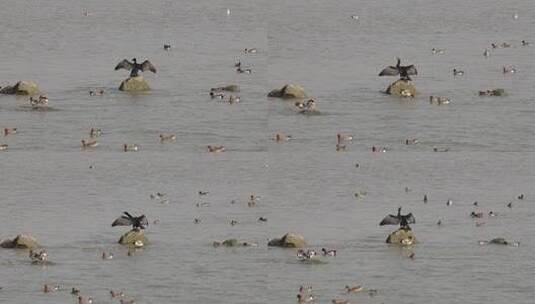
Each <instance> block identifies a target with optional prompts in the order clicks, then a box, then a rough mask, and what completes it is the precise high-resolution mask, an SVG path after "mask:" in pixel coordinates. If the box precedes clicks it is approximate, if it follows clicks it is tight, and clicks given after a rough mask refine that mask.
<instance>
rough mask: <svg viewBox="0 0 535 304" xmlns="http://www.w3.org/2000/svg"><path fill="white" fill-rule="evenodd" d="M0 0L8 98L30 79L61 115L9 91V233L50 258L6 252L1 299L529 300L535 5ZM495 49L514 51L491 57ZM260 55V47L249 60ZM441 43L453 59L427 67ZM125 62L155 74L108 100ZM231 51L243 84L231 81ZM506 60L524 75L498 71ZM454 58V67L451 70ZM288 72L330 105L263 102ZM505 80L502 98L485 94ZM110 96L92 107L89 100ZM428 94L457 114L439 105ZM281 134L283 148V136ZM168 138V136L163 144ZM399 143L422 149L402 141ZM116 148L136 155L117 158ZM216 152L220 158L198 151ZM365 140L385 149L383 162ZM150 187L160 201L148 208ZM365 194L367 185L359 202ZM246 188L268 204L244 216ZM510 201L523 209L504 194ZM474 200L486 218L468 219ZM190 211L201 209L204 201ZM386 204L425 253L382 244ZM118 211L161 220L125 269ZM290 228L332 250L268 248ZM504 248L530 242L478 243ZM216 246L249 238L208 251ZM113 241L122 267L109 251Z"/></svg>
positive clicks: (4, 166) (0, 233)
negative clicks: (393, 69) (216, 93)
mask: <svg viewBox="0 0 535 304" xmlns="http://www.w3.org/2000/svg"><path fill="white" fill-rule="evenodd" d="M7 7H9V9H5V10H2V11H1V12H0V26H1V28H2V31H0V39H1V40H2V41H3V43H2V44H1V45H0V62H2V72H1V73H0V86H4V85H7V84H9V83H14V82H16V81H17V80H20V79H31V80H34V81H35V82H37V83H38V84H39V86H40V88H41V89H42V90H43V91H44V93H46V94H47V96H48V97H49V98H50V105H51V107H52V109H51V110H50V111H45V112H43V111H32V110H31V108H30V107H28V101H27V99H26V98H17V97H13V96H0V127H1V128H4V127H16V128H18V130H19V133H18V134H16V135H13V136H8V137H3V138H0V143H7V144H9V151H7V152H3V153H0V174H1V175H0V178H1V182H0V191H1V192H0V193H2V195H1V197H0V206H1V209H2V215H3V219H2V221H1V222H0V238H8V237H13V236H14V235H16V234H18V233H21V232H28V233H32V234H33V235H35V236H36V237H37V238H38V240H39V241H40V243H41V244H42V245H43V246H44V247H45V248H46V249H47V250H48V252H49V255H50V260H51V261H52V262H54V265H49V266H46V267H40V266H36V265H31V264H30V262H29V259H28V257H27V252H26V251H11V250H0V286H1V287H3V289H1V290H0V302H3V303H73V302H75V299H74V298H73V297H72V296H71V295H70V294H69V293H68V291H60V292H58V293H54V294H44V293H43V292H42V291H41V290H40V288H41V286H42V284H44V283H58V284H61V285H62V286H64V287H65V288H66V289H70V288H71V287H72V286H76V287H79V288H80V289H81V290H82V293H83V294H84V295H88V296H92V297H93V298H94V299H95V303H112V302H115V303H117V302H118V301H117V300H112V299H110V298H109V294H108V292H109V290H110V289H114V290H122V291H124V292H125V293H126V294H127V295H128V296H129V297H131V298H135V299H136V301H137V302H139V303H191V302H195V303H295V301H296V300H295V295H296V294H297V288H298V287H299V286H300V285H312V286H313V289H314V294H315V295H316V296H317V302H318V303H329V302H330V301H331V299H333V298H347V299H349V300H351V302H352V303H353V302H355V303H394V302H395V303H429V302H432V303H482V302H486V303H503V302H509V303H532V302H533V298H534V297H535V292H534V291H533V288H532V285H533V283H532V281H533V278H534V277H535V266H534V264H533V262H532V261H533V257H534V256H533V250H534V249H535V248H534V245H533V243H534V242H533V233H532V232H533V231H534V229H535V224H534V223H533V221H532V217H533V215H535V209H534V208H533V206H532V205H533V204H534V198H535V190H533V184H534V182H535V175H534V172H535V161H534V160H535V157H534V153H533V152H534V151H535V131H534V130H535V128H534V127H535V123H534V120H533V114H534V113H535V111H534V107H533V91H534V85H535V77H534V76H533V73H531V71H532V70H533V69H534V68H535V62H534V61H533V60H532V57H533V54H534V50H535V46H532V47H529V46H528V47H521V45H520V41H521V40H523V39H524V40H527V41H535V36H534V35H533V31H532V29H533V26H534V25H535V17H534V16H535V6H534V5H533V4H532V3H531V2H530V1H507V2H505V1H482V0H478V1H470V3H465V1H449V2H444V1H412V0H411V1H404V2H399V3H391V1H360V2H356V1H334V2H332V1H303V0H297V1H272V2H266V1H205V0H200V1H101V0H98V1H91V2H90V3H85V2H82V1H59V0H53V1H46V3H45V2H42V1H19V2H14V1H10V3H9V4H8V5H7ZM227 8H229V9H231V14H230V15H228V16H227V13H226V10H227ZM85 10H87V11H88V12H89V14H88V16H84V14H83V12H84V11H85ZM515 12H518V14H519V18H518V20H514V19H513V18H512V16H513V13H515ZM351 15H358V16H359V20H358V21H356V20H354V19H352V18H350V16H351ZM492 42H498V43H501V42H508V43H512V44H513V47H512V48H507V49H497V50H492V55H491V56H490V58H484V57H483V55H482V54H483V51H484V49H485V48H489V47H490V43H492ZM164 43H170V44H171V45H172V50H171V51H169V52H166V51H164V50H163V48H162V46H163V44H164ZM253 47H254V48H257V49H258V53H257V54H249V55H245V54H243V52H242V50H243V49H244V48H253ZM433 47H436V48H444V49H445V50H446V52H445V54H443V55H440V56H439V55H433V54H432V53H431V49H432V48H433ZM396 56H399V57H401V59H402V64H415V65H416V66H417V68H418V71H419V74H420V75H418V76H415V77H414V83H415V84H416V86H417V88H418V89H419V91H420V92H421V94H420V96H418V97H417V98H415V99H414V100H410V101H408V100H400V99H397V98H393V97H390V96H387V95H384V94H382V93H381V91H382V90H384V88H385V87H386V86H387V85H388V84H389V83H390V81H393V80H394V79H393V78H391V79H389V78H379V77H377V73H378V72H379V71H380V69H382V68H383V67H384V66H385V65H392V64H395V57H396ZM132 57H137V58H138V60H144V59H145V58H148V59H150V60H151V62H152V63H153V64H154V65H155V66H156V67H157V69H158V73H157V74H150V75H145V78H146V79H147V81H148V82H149V84H150V85H151V87H152V91H150V92H149V93H146V94H137V95H132V94H127V93H122V92H120V91H118V90H117V89H116V88H117V87H118V85H119V83H120V81H121V80H122V79H124V78H125V77H126V76H127V72H126V71H124V70H123V71H119V72H116V71H114V70H113V67H114V66H115V65H116V64H117V63H118V62H119V61H120V60H122V59H123V58H127V59H130V58H132ZM237 60H241V62H242V63H243V64H244V65H246V66H250V67H251V69H252V70H253V73H252V74H237V73H236V72H235V70H234V68H233V64H234V63H235V62H236V61H237ZM504 65H514V66H516V67H517V68H518V73H517V74H515V75H503V74H502V72H501V69H502V67H503V66H504ZM453 68H458V69H463V70H464V71H465V72H466V75H465V76H464V77H458V78H456V79H454V78H453V76H452V73H451V71H452V69H453ZM288 82H293V83H298V84H301V85H302V86H304V87H305V89H306V90H307V91H308V92H309V93H310V95H311V96H313V97H314V98H315V99H316V100H317V102H318V107H319V109H320V110H321V112H322V115H316V116H308V117H307V116H303V115H298V114H296V112H295V111H294V110H293V109H292V107H293V105H292V103H291V102H284V101H280V100H275V99H267V98H266V97H265V96H266V94H267V92H268V91H269V90H271V89H273V88H276V87H280V86H282V85H283V84H285V83H288ZM230 83H237V84H239V85H240V88H241V92H240V97H241V102H240V103H239V104H233V105H229V104H226V103H220V102H217V101H215V100H210V98H209V96H208V91H209V88H211V87H215V86H219V85H225V84H230ZM496 87H499V88H504V89H505V90H506V91H507V92H509V94H508V95H507V96H505V97H496V98H492V97H487V98H483V97H479V96H478V95H477V91H478V90H486V89H492V88H496ZM100 88H103V89H104V90H105V91H106V94H105V95H104V96H96V97H90V96H88V91H89V90H93V89H100ZM429 95H445V96H448V97H450V98H451V99H452V103H451V104H449V105H446V106H436V105H430V104H429V103H428V101H427V98H428V96H429ZM91 127H99V128H102V129H103V130H104V135H103V136H102V137H101V138H100V139H99V141H100V146H99V147H98V148H96V149H95V150H94V151H80V148H79V142H80V140H81V139H82V138H87V137H88V132H89V129H90V128H91ZM276 132H284V133H287V134H291V135H292V136H293V140H291V141H290V142H287V143H284V144H276V143H274V142H273V141H271V140H270V138H271V137H272V136H273V135H274V134H275V133H276ZM339 132H342V133H349V134H353V135H354V140H353V143H352V144H349V149H348V151H346V152H336V150H335V144H336V134H337V133H339ZM160 133H175V134H176V135H177V141H176V142H175V143H168V144H160V142H159V138H158V136H159V134H160ZM406 138H418V139H419V141H420V143H419V144H418V145H411V146H405V145H403V144H402V141H403V140H404V139H406ZM123 143H136V144H138V145H140V147H141V151H140V152H138V153H123V152H122V151H121V145H122V144H123ZM218 144H221V145H225V146H226V147H227V152H225V153H221V154H210V153H207V152H206V145H218ZM373 145H375V146H386V147H388V148H389V151H388V152H387V153H379V154H373V153H371V152H370V148H371V146H373ZM433 147H439V148H441V149H442V148H447V149H449V151H448V152H447V153H434V152H432V149H433ZM357 163H358V164H359V165H360V166H359V167H358V168H357V167H356V166H355V164H357ZM90 166H92V169H90ZM405 187H408V188H409V191H408V192H406V191H405V190H404V189H405ZM199 190H207V191H210V193H209V194H208V195H207V196H202V197H201V196H199V195H198V194H197V192H198V191H199ZM158 191H159V192H164V193H167V196H168V198H169V200H170V202H169V204H159V203H158V202H157V200H151V199H150V198H149V195H150V194H151V193H155V192H158ZM360 191H362V192H366V195H365V196H363V197H362V198H358V199H357V198H355V196H354V193H355V192H360ZM253 193H254V194H256V195H259V196H260V201H259V203H258V205H257V207H255V208H248V207H247V200H248V197H249V195H251V194H253ZM425 193H426V194H427V195H428V196H429V203H427V204H424V203H423V202H422V198H423V195H424V194H425ZM520 193H524V194H525V197H526V198H525V199H524V200H517V199H516V197H517V196H518V195H519V194H520ZM448 199H451V200H453V205H452V206H449V207H448V206H446V201H447V200H448ZM233 200H234V201H235V203H234V204H231V203H230V202H231V201H233ZM474 201H478V202H479V205H480V207H479V209H480V210H482V211H484V212H485V213H487V212H488V211H490V210H492V211H494V212H496V213H497V214H498V216H496V217H493V218H488V217H487V216H485V218H484V219H483V220H484V221H485V223H486V224H485V225H483V226H481V227H476V226H475V224H474V221H473V220H472V219H471V218H470V217H469V214H470V212H471V211H473V210H474V207H473V206H472V203H473V202H474ZM510 201H512V202H513V208H512V209H509V208H507V207H506V204H507V203H508V202H510ZM201 202H205V203H209V205H208V206H205V207H197V206H196V204H197V203H201ZM398 206H403V208H404V209H403V210H404V211H406V212H412V213H413V214H414V215H415V217H416V220H417V223H416V224H415V225H413V229H414V231H415V234H416V236H417V238H418V239H419V240H420V244H418V245H416V246H413V247H411V248H404V249H400V248H397V247H390V246H388V245H387V244H385V242H384V240H385V238H386V236H387V235H388V233H389V232H390V231H391V230H393V227H379V226H378V222H379V221H380V220H381V219H382V218H383V217H384V216H385V214H387V213H395V211H396V210H397V207H398ZM125 210H127V211H131V212H132V213H136V214H141V213H144V214H146V215H147V217H148V218H149V221H151V223H152V221H153V220H155V219H159V220H160V223H159V224H155V225H153V224H151V225H150V226H149V228H148V229H147V236H148V238H149V239H150V241H151V243H150V245H149V246H147V247H146V248H144V249H143V250H140V251H138V252H137V253H136V254H135V255H134V256H130V257H129V256H127V249H125V248H122V247H121V246H120V245H118V244H116V241H117V239H118V238H119V236H120V235H121V234H122V233H123V232H124V231H126V230H127V228H112V227H110V224H111V222H112V221H113V220H114V219H115V218H116V217H117V216H119V215H120V214H121V212H122V211H125ZM260 216H264V217H267V218H268V221H267V222H266V223H262V222H258V221H257V218H258V217H260ZM194 218H199V219H201V223H200V224H194V223H193V219H194ZM232 219H234V220H237V221H238V224H237V225H235V226H231V225H230V224H229V223H230V221H231V220H232ZM438 219H441V220H442V223H443V224H442V225H441V226H440V227H438V226H437V225H436V222H437V221H438ZM288 231H295V232H299V233H302V234H303V235H304V236H305V238H306V239H307V240H308V241H309V243H310V247H311V248H321V247H329V248H335V249H337V250H338V256H337V257H334V258H329V259H326V261H327V263H325V264H319V265H306V264H301V263H299V262H298V261H297V260H296V259H295V251H294V250H282V249H273V248H267V246H266V243H267V241H266V240H267V239H268V238H273V237H278V236H281V235H282V234H284V233H286V232H288ZM494 237H505V238H507V239H510V240H517V241H519V242H520V244H521V245H520V247H517V248H515V247H506V246H504V247H500V246H480V245H478V241H479V240H488V239H491V238H494ZM227 238H239V239H240V240H246V241H252V242H257V243H258V244H259V246H258V247H250V248H232V249H227V248H213V247H212V246H211V243H212V241H214V240H222V239H227ZM103 250H105V251H112V252H113V253H114V254H115V258H114V259H113V260H111V261H103V260H102V259H101V258H100V256H101V253H102V251H103ZM410 252H413V253H414V254H415V259H414V260H412V259H409V258H407V256H408V255H409V254H410ZM354 284H362V285H363V286H364V287H365V288H369V289H377V290H378V294H377V296H375V297H369V296H368V295H367V294H366V293H361V294H357V295H351V296H347V295H345V294H344V290H343V288H344V286H345V285H354Z"/></svg>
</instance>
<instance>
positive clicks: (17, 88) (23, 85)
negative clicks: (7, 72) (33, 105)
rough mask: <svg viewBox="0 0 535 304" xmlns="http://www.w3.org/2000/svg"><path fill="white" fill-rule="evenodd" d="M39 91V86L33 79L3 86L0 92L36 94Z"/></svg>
mask: <svg viewBox="0 0 535 304" xmlns="http://www.w3.org/2000/svg"><path fill="white" fill-rule="evenodd" d="M38 93H39V87H38V86H37V84H36V83H35V82H33V81H31V80H21V81H19V82H17V83H16V84H15V85H14V86H7V87H3V88H2V89H1V90H0V94H14V95H36V94H38Z"/></svg>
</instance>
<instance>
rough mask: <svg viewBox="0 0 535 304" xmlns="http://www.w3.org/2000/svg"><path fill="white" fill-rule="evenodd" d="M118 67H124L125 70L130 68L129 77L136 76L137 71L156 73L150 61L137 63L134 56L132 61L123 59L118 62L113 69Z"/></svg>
mask: <svg viewBox="0 0 535 304" xmlns="http://www.w3.org/2000/svg"><path fill="white" fill-rule="evenodd" d="M119 69H125V70H131V72H130V77H136V76H138V75H139V71H142V72H145V71H147V70H149V71H151V72H153V73H156V68H155V67H154V66H153V65H152V63H150V61H148V60H145V61H143V63H141V64H139V63H137V60H136V58H133V59H132V62H130V61H128V60H126V59H123V61H121V62H119V64H117V66H116V67H115V70H116V71H117V70H119Z"/></svg>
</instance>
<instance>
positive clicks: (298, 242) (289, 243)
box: [268, 232, 307, 248]
mask: <svg viewBox="0 0 535 304" xmlns="http://www.w3.org/2000/svg"><path fill="white" fill-rule="evenodd" d="M268 246H274V247H284V248H304V247H306V246H307V242H306V241H305V238H304V237H303V236H302V235H300V234H296V233H291V232H289V233H287V234H285V235H284V236H283V237H281V238H280V239H272V240H270V241H269V242H268Z"/></svg>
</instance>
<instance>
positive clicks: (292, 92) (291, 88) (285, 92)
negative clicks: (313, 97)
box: [268, 84, 308, 99]
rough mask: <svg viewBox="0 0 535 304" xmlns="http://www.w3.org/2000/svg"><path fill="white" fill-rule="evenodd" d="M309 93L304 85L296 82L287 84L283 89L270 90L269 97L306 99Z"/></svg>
mask: <svg viewBox="0 0 535 304" xmlns="http://www.w3.org/2000/svg"><path fill="white" fill-rule="evenodd" d="M307 96H308V95H307V93H306V92H305V89H303V87H301V86H299V85H296V84H287V85H285V86H283V87H282V88H281V89H275V90H272V91H271V92H269V94H268V97H279V98H283V99H292V98H296V99H304V98H307Z"/></svg>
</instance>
